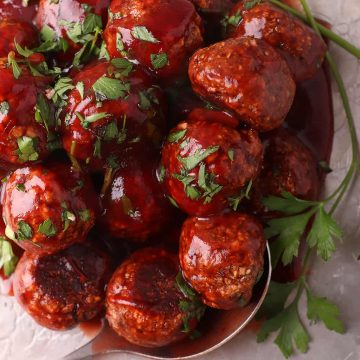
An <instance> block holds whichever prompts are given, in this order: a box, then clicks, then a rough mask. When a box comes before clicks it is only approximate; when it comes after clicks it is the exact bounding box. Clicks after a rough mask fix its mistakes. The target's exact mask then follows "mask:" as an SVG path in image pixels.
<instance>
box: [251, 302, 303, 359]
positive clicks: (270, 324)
mask: <svg viewBox="0 0 360 360" xmlns="http://www.w3.org/2000/svg"><path fill="white" fill-rule="evenodd" d="M278 330H280V331H279V334H278V336H277V337H276V339H275V343H276V344H277V345H278V346H279V348H280V350H281V352H282V353H283V355H284V356H285V357H286V358H289V357H290V356H291V355H292V354H293V351H294V345H295V346H296V348H297V349H298V350H299V351H300V352H302V353H305V352H306V351H307V350H308V347H309V341H310V337H309V334H308V332H307V331H306V329H305V328H304V326H303V324H302V323H301V320H300V317H299V313H298V309H297V303H296V302H294V303H292V304H291V305H290V306H289V307H287V308H286V309H285V310H284V311H283V312H280V313H279V314H277V315H276V316H275V317H273V318H271V319H269V320H266V321H265V322H264V323H263V324H262V326H261V329H260V331H259V333H258V336H257V340H258V342H263V341H265V340H266V338H267V337H268V336H269V334H270V333H271V332H275V331H278Z"/></svg>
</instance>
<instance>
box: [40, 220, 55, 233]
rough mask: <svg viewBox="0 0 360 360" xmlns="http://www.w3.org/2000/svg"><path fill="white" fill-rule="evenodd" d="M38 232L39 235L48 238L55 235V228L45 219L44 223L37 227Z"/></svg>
mask: <svg viewBox="0 0 360 360" xmlns="http://www.w3.org/2000/svg"><path fill="white" fill-rule="evenodd" d="M38 231H39V233H41V234H43V235H45V236H48V237H52V236H55V235H56V228H55V225H54V224H53V222H52V221H51V219H46V220H45V221H44V222H42V223H41V224H40V225H39V228H38Z"/></svg>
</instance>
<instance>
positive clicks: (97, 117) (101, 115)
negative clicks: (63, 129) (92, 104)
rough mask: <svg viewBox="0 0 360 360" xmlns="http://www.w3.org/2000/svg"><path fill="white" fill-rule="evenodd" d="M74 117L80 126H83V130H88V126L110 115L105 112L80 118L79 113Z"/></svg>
mask: <svg viewBox="0 0 360 360" xmlns="http://www.w3.org/2000/svg"><path fill="white" fill-rule="evenodd" d="M75 115H76V116H77V118H78V119H79V120H80V121H81V125H82V126H83V128H84V129H88V128H89V126H90V124H92V123H94V122H96V121H98V120H101V119H105V118H107V117H109V116H110V114H108V113H105V112H101V113H96V114H92V115H88V116H85V117H84V116H82V115H81V114H80V113H79V112H75Z"/></svg>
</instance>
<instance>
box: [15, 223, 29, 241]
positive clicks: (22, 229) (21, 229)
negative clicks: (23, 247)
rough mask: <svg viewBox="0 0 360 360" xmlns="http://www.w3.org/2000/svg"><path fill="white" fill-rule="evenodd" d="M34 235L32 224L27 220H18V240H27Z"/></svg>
mask: <svg viewBox="0 0 360 360" xmlns="http://www.w3.org/2000/svg"><path fill="white" fill-rule="evenodd" d="M32 236H33V231H32V229H31V227H30V225H29V224H28V223H27V222H25V221H22V220H21V221H19V222H18V230H17V232H16V239H17V240H27V239H31V238H32Z"/></svg>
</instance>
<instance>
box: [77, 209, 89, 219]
mask: <svg viewBox="0 0 360 360" xmlns="http://www.w3.org/2000/svg"><path fill="white" fill-rule="evenodd" d="M79 215H80V219H81V221H88V220H90V217H91V214H90V210H89V209H84V210H80V211H79Z"/></svg>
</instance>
